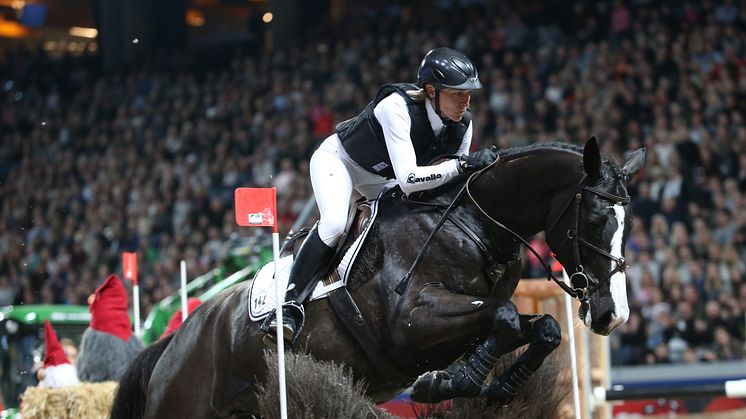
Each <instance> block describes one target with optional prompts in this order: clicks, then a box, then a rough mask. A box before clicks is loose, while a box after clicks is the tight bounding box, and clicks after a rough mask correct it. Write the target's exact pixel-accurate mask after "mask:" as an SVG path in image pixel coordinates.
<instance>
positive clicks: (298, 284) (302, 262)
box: [267, 229, 334, 345]
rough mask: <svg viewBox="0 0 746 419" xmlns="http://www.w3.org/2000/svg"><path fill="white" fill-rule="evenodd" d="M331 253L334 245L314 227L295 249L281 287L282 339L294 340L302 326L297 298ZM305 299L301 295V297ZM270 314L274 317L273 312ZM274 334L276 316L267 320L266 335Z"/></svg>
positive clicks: (327, 260)
mask: <svg viewBox="0 0 746 419" xmlns="http://www.w3.org/2000/svg"><path fill="white" fill-rule="evenodd" d="M333 256H334V248H333V247H329V246H327V245H326V243H324V242H323V241H322V240H321V238H320V237H319V233H318V231H317V230H316V229H314V230H312V231H311V232H310V233H309V234H308V238H306V241H305V242H304V243H303V246H302V247H301V248H300V250H299V251H298V255H297V256H296V258H295V260H294V261H293V268H292V270H291V271H290V279H289V281H288V287H287V290H286V291H285V303H284V304H283V305H282V329H283V331H282V334H283V337H284V339H285V341H286V342H288V343H289V344H291V345H292V344H293V343H295V338H296V336H297V335H298V334H299V333H300V328H301V327H302V326H303V318H304V314H303V307H302V306H301V304H302V303H303V301H298V298H299V297H301V294H302V293H303V291H304V290H305V289H306V287H308V285H309V283H310V282H311V281H312V280H314V279H318V276H319V275H322V274H323V273H324V272H323V271H324V270H326V269H327V268H328V266H329V262H331V258H332V257H333ZM303 298H304V299H305V296H304V297H303ZM272 317H275V315H274V313H273V314H272ZM276 336H277V319H276V318H273V319H272V320H271V321H270V323H269V330H268V332H267V337H269V338H270V339H272V340H273V341H274V339H275V337H276Z"/></svg>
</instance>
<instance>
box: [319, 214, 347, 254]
mask: <svg viewBox="0 0 746 419" xmlns="http://www.w3.org/2000/svg"><path fill="white" fill-rule="evenodd" d="M346 224H347V220H343V221H339V220H324V222H322V223H319V225H318V227H317V229H318V231H319V238H320V239H321V241H323V242H324V244H326V245H327V246H329V247H332V246H334V245H336V244H337V242H338V241H339V238H340V237H342V235H343V234H344V232H345V227H346Z"/></svg>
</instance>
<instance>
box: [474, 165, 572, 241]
mask: <svg viewBox="0 0 746 419" xmlns="http://www.w3.org/2000/svg"><path fill="white" fill-rule="evenodd" d="M579 170H580V156H578V155H577V154H575V153H570V152H555V153H551V154H549V152H537V153H527V154H525V155H522V156H519V157H515V158H512V159H510V160H508V161H505V162H502V163H498V164H497V165H495V166H493V168H492V169H490V170H489V171H488V172H486V173H485V174H484V175H483V176H482V177H480V178H479V179H477V180H476V181H475V182H474V184H473V185H472V187H471V188H470V189H471V193H472V195H473V196H474V198H475V200H477V202H479V205H480V206H481V207H482V208H483V209H484V210H485V212H487V214H488V215H490V216H491V217H492V218H494V219H495V220H497V221H499V222H501V223H503V224H505V225H506V226H508V227H510V228H511V229H513V230H514V231H516V233H518V234H520V235H522V236H524V237H527V236H531V235H534V234H536V233H538V232H539V231H542V230H543V229H544V228H546V227H547V219H548V217H549V215H550V212H551V210H552V209H553V207H554V206H556V205H559V204H558V202H559V201H561V200H563V199H564V197H565V196H567V197H569V196H570V194H571V193H572V190H573V188H574V187H575V186H576V185H577V183H578V181H579V179H580V176H581V174H580V171H579Z"/></svg>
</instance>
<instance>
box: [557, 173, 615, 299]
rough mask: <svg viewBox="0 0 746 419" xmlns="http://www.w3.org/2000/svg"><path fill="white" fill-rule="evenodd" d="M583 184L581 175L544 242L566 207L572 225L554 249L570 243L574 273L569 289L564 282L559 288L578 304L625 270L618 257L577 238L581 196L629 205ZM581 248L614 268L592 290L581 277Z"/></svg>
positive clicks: (611, 195) (571, 276)
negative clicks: (591, 194)
mask: <svg viewBox="0 0 746 419" xmlns="http://www.w3.org/2000/svg"><path fill="white" fill-rule="evenodd" d="M585 180H586V175H585V174H584V175H583V177H582V178H581V179H580V182H579V183H578V190H577V191H576V192H575V195H574V196H573V197H572V199H570V201H569V202H568V203H567V205H565V208H564V210H563V211H562V212H561V213H560V214H559V216H558V217H557V219H556V220H555V221H554V222H553V223H552V224H550V225H551V227H549V228H548V229H547V230H546V238H547V240H549V236H550V235H551V233H552V231H554V228H555V227H556V226H557V223H559V220H561V219H562V218H563V217H564V215H565V213H567V210H568V209H569V208H570V207H572V224H571V225H570V227H569V228H568V229H567V234H566V235H565V239H564V240H562V243H560V244H559V246H558V249H559V248H561V247H562V246H564V245H565V243H566V242H567V241H568V240H571V241H572V249H573V259H574V261H575V272H574V273H572V274H571V275H570V284H571V285H572V288H570V287H568V286H567V285H566V284H565V283H564V282H562V283H560V286H561V287H562V289H563V290H565V292H567V293H568V294H570V295H571V296H573V297H575V298H577V299H578V300H580V301H586V300H588V297H590V296H591V295H593V294H594V293H595V292H596V291H598V289H599V288H600V287H601V286H602V285H603V284H605V283H607V282H608V281H610V280H611V277H612V276H614V274H616V273H617V272H620V273H624V271H625V270H626V269H627V260H626V259H624V258H622V257H616V256H614V255H612V254H611V253H609V252H607V251H605V250H603V249H601V248H599V247H598V246H595V245H594V244H592V243H590V242H588V241H587V240H585V239H584V238H582V237H581V236H580V205H581V203H582V200H583V192H584V191H587V192H590V193H593V194H596V195H598V196H600V197H601V198H604V199H607V200H609V201H612V202H614V203H616V204H619V205H627V204H629V202H630V197H629V196H619V195H614V194H612V193H609V192H606V191H602V190H600V189H598V188H595V187H593V186H588V185H585V184H584V183H585ZM581 244H582V245H583V246H585V247H587V248H589V249H591V250H592V251H594V252H596V253H598V254H600V255H602V256H605V257H606V258H608V259H610V260H611V261H612V262H614V264H615V265H616V266H615V267H614V269H612V270H611V271H609V273H608V274H606V276H605V277H604V278H603V279H601V280H600V281H598V282H597V283H596V284H594V285H593V286H591V284H590V280H589V279H588V276H587V275H586V274H585V271H584V268H583V261H582V258H581V256H580V245H581ZM549 272H551V271H549ZM550 275H551V273H550ZM552 279H554V278H552ZM555 282H557V280H556V279H555ZM570 291H572V292H570Z"/></svg>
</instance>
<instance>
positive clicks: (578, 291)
mask: <svg viewBox="0 0 746 419" xmlns="http://www.w3.org/2000/svg"><path fill="white" fill-rule="evenodd" d="M495 163H496V162H494V163H492V164H495ZM490 166H492V165H490ZM488 167H489V166H488ZM485 169H487V168H485ZM485 169H482V170H480V171H479V172H476V173H474V174H472V175H471V176H470V177H469V179H468V180H467V181H466V185H465V189H466V195H467V196H468V197H469V199H471V202H472V203H474V206H476V207H477V209H478V210H479V211H480V212H481V213H482V215H484V216H485V217H487V219H488V220H490V221H491V222H492V223H493V224H495V225H496V226H498V227H500V228H501V229H503V230H505V231H507V232H508V233H510V234H511V235H512V236H513V237H515V238H516V239H518V240H519V241H520V242H522V243H523V244H524V245H525V246H526V248H527V249H528V250H529V251H530V252H531V253H533V254H534V256H536V259H537V260H538V261H539V262H540V263H541V264H542V266H543V267H544V270H545V271H546V272H547V280H548V281H550V280H551V281H554V282H555V283H556V284H557V285H559V287H560V288H562V290H563V291H565V292H566V293H567V294H569V295H570V296H571V297H573V298H576V299H577V300H578V301H580V302H587V301H588V298H589V297H590V296H591V295H593V294H594V293H595V292H596V291H598V289H599V288H600V287H601V286H602V285H603V284H605V283H607V282H608V281H609V280H611V277H612V276H613V275H614V274H615V273H617V272H621V273H624V271H625V270H626V269H627V261H626V260H625V259H624V258H619V257H616V256H614V255H612V254H611V253H609V252H607V251H605V250H603V249H601V248H599V247H597V246H595V245H593V244H591V243H590V242H588V241H587V240H585V239H584V238H582V237H580V231H579V230H580V205H581V203H582V201H583V192H586V191H587V192H590V193H593V194H596V195H598V196H600V197H602V198H604V199H608V200H610V201H613V202H615V203H618V204H621V205H627V204H629V202H630V197H629V196H618V195H614V194H612V193H609V192H606V191H602V190H600V189H598V188H595V187H593V186H588V185H585V180H586V177H587V176H586V175H585V174H583V176H582V177H581V178H580V181H579V182H578V187H577V190H576V192H575V194H573V196H572V198H571V199H570V200H569V201H568V202H567V204H566V205H565V207H564V209H563V210H562V212H561V213H560V214H559V216H558V217H557V219H556V220H554V222H552V223H551V224H550V225H551V227H550V228H548V229H547V230H546V235H545V236H546V238H547V240H548V239H549V235H550V234H551V232H552V231H553V230H554V228H555V227H556V226H557V223H559V221H560V220H561V219H562V218H563V217H564V216H565V214H566V213H567V211H568V210H569V209H570V208H571V207H572V224H571V225H570V228H569V229H568V230H567V235H566V237H565V239H564V240H563V241H562V243H560V245H559V247H558V249H559V248H561V247H562V246H564V244H565V242H567V240H572V243H573V257H574V261H575V272H574V273H573V274H572V275H570V284H571V285H572V286H570V285H567V284H566V283H565V282H564V281H560V280H559V279H557V278H556V277H555V276H554V275H553V274H552V270H551V268H550V267H549V266H548V265H547V264H546V262H544V261H543V260H542V258H541V256H539V253H538V252H537V251H536V250H535V249H534V248H533V247H532V246H531V244H530V243H529V242H528V241H527V240H526V239H524V238H523V237H521V236H520V235H519V234H518V233H516V232H515V231H513V230H512V229H511V228H510V227H508V226H506V225H505V224H503V223H501V222H499V221H497V220H495V219H494V218H492V217H491V216H490V215H489V214H487V212H486V211H485V210H484V209H482V207H481V206H480V205H479V203H478V202H477V201H476V199H474V196H473V195H472V194H471V191H470V190H469V185H470V184H471V183H472V180H473V179H475V178H476V177H477V175H479V174H481V173H483V172H484V170H485ZM573 204H574V205H573ZM581 244H582V245H583V246H586V247H587V248H589V249H591V250H592V251H594V252H596V253H598V254H600V255H602V256H605V257H607V258H609V259H611V260H612V261H613V262H614V263H615V264H616V266H615V268H614V269H612V270H611V271H610V272H609V273H608V274H607V275H606V276H605V277H604V278H603V279H602V280H600V281H598V282H597V283H595V284H593V285H591V281H590V279H588V276H587V275H586V274H585V271H584V268H583V263H582V260H581V257H580V245H581Z"/></svg>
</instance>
